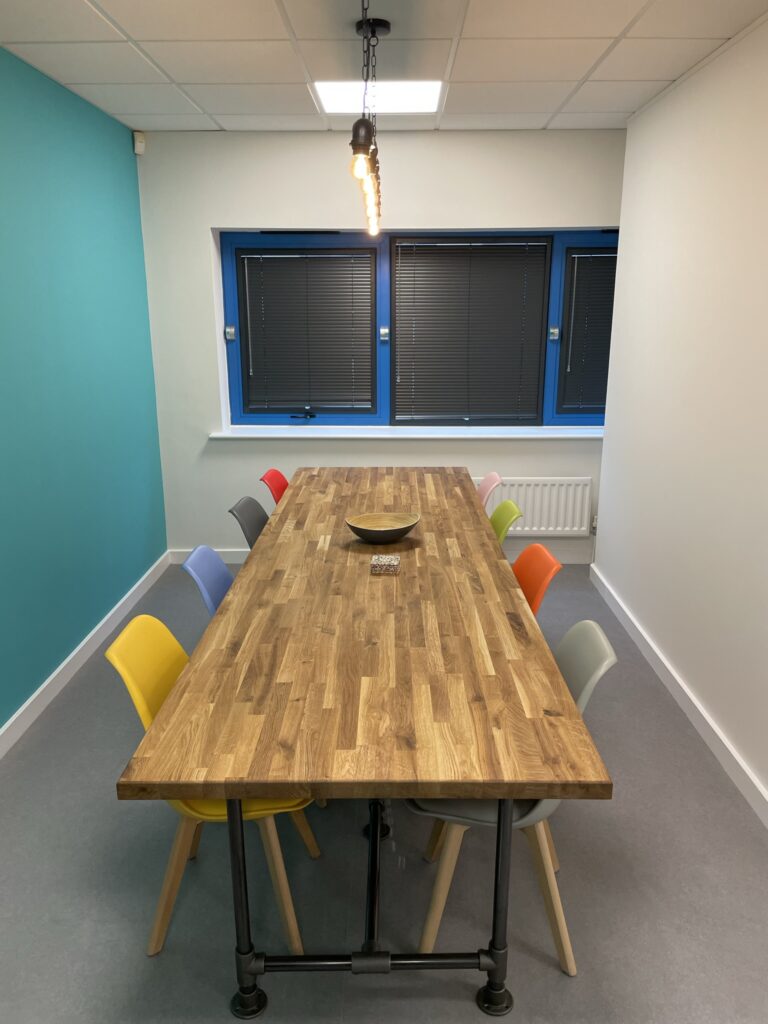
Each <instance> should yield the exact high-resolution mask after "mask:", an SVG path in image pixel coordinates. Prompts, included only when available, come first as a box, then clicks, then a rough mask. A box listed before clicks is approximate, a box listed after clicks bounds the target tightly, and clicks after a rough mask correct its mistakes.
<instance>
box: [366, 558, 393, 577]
mask: <svg viewBox="0 0 768 1024" xmlns="http://www.w3.org/2000/svg"><path fill="white" fill-rule="evenodd" d="M399 572H400V555H371V576H397V574H398V573H399Z"/></svg>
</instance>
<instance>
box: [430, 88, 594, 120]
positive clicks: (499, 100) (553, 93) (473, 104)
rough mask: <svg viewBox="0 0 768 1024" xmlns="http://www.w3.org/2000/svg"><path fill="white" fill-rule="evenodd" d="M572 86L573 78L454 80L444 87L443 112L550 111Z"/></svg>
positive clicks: (511, 112)
mask: <svg viewBox="0 0 768 1024" xmlns="http://www.w3.org/2000/svg"><path fill="white" fill-rule="evenodd" d="M575 86H576V82H496V83H493V82H488V83H485V82H477V83H475V82H458V83H455V84H453V85H450V86H449V87H448V97H447V99H446V101H445V113H446V114H518V113H530V112H531V111H533V112H534V113H536V112H541V113H547V112H549V113H552V112H553V111H555V110H557V108H558V107H559V106H560V104H561V103H562V102H563V100H564V99H565V98H566V96H567V95H568V94H569V93H570V92H571V90H572V89H574V88H575ZM441 123H442V122H441Z"/></svg>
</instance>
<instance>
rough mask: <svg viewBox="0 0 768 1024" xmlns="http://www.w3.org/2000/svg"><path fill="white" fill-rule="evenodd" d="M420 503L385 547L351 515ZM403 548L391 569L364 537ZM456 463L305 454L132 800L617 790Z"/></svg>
mask: <svg viewBox="0 0 768 1024" xmlns="http://www.w3.org/2000/svg"><path fill="white" fill-rule="evenodd" d="M397 510H407V511H418V512H420V513H421V521H420V522H419V523H418V525H417V526H416V527H415V529H414V530H413V532H412V533H411V534H410V535H409V536H408V537H406V538H405V539H404V540H402V541H399V542H397V543H395V544H392V545H388V546H387V547H374V546H371V545H368V544H364V543H362V542H361V541H359V540H358V539H357V538H355V537H354V536H353V534H352V533H351V532H350V530H349V529H348V527H347V526H346V525H345V524H344V519H345V517H346V516H347V515H349V514H352V513H354V512H367V511H397ZM376 552H382V553H384V552H386V553H389V554H392V553H399V554H400V558H401V568H400V574H399V575H398V576H394V577H391V576H372V575H371V574H370V561H371V555H373V554H374V553H376ZM611 789H612V785H611V780H610V777H609V776H608V773H607V771H606V768H605V766H604V764H603V762H602V760H601V758H600V755H599V754H598V752H597V750H596V748H595V745H594V743H593V741H592V738H591V737H590V735H589V732H588V731H587V728H586V726H585V725H584V722H583V720H582V718H581V715H580V714H579V712H578V710H577V709H576V706H575V704H574V702H573V700H572V698H571V696H570V693H569V691H568V689H567V687H566V685H565V682H564V681H563V678H562V676H561V675H560V672H559V670H558V668H557V666H556V664H555V661H554V658H553V657H552V654H551V652H550V650H549V647H548V646H547V644H546V642H545V640H544V637H543V636H542V634H541V631H540V629H539V627H538V624H537V622H536V619H535V618H534V616H533V615H532V613H531V611H530V609H529V607H528V604H527V602H526V600H525V598H524V597H523V594H522V591H521V590H520V588H519V586H518V584H517V580H516V579H515V576H514V573H513V572H512V568H511V566H510V565H509V563H508V562H507V560H506V558H505V557H504V554H503V552H502V550H501V548H500V546H499V543H498V541H497V540H496V537H495V536H494V534H493V531H492V529H491V527H490V524H489V522H488V517H487V515H486V513H485V511H484V509H483V507H482V505H481V504H480V501H479V499H478V497H477V491H476V489H475V487H474V485H473V483H472V480H471V478H470V476H469V473H468V472H467V470H466V469H463V468H446V467H440V468H409V467H402V468H400V467H398V468H394V469H393V468H375V469H363V468H348V467H341V468H329V469H300V470H298V471H297V473H296V474H295V476H294V478H293V480H292V482H291V486H290V487H289V489H288V490H287V491H286V493H285V496H284V497H283V500H282V501H281V502H280V504H279V506H278V508H277V509H276V511H275V512H274V514H273V515H272V517H271V519H270V522H269V524H268V526H267V527H266V528H265V529H264V532H263V533H262V534H261V537H260V538H259V540H258V541H257V543H256V545H255V547H254V549H253V551H252V552H251V554H250V555H249V556H248V559H247V561H246V562H245V565H244V566H243V567H242V569H241V570H240V572H239V574H238V576H237V578H236V579H235V582H234V584H233V585H232V587H231V589H230V591H229V593H228V594H227V596H226V597H225V599H224V601H223V602H222V604H221V606H220V608H219V610H218V611H217V613H216V615H215V616H214V617H213V619H212V620H211V622H210V624H209V626H208V628H207V629H206V631H205V633H204V634H203V637H202V639H201V640H200V642H199V644H198V645H197V648H196V649H195V651H194V653H193V655H192V658H191V660H190V662H189V664H188V665H187V667H186V668H185V669H184V671H183V672H182V674H181V676H180V677H179V680H178V682H177V683H176V685H175V686H174V688H173V690H172V691H171V693H170V695H169V696H168V698H167V700H166V702H165V704H164V705H163V707H162V708H161V710H160V713H159V714H158V716H157V718H156V719H155V721H154V723H153V725H152V726H151V728H150V729H149V731H148V732H147V734H146V736H145V737H144V739H143V740H142V742H141V744H140V746H139V748H138V750H137V751H136V753H135V755H134V756H133V757H132V758H131V761H130V762H129V764H128V766H127V768H126V769H125V772H124V773H123V775H122V777H121V778H120V780H119V782H118V784H117V791H118V796H119V797H120V798H122V799H147V798H149V799H158V798H184V797H187V798H194V797H197V798H200V797H216V798H224V797H228V798H246V797H259V796H269V797H278V796H290V797H334V798H339V797H371V796H381V797H387V796H391V797H406V796H411V797H415V796H422V797H494V798H500V797H515V798H520V799H523V798H537V797H583V798H586V797H591V798H609V797H610V796H611Z"/></svg>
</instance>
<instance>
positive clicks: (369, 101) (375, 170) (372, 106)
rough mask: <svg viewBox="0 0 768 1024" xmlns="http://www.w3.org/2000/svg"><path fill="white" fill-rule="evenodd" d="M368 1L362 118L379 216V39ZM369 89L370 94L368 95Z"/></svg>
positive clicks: (364, 0)
mask: <svg viewBox="0 0 768 1024" xmlns="http://www.w3.org/2000/svg"><path fill="white" fill-rule="evenodd" d="M369 2H370V0H361V14H362V22H363V64H362V68H361V73H362V77H363V117H367V118H368V119H369V120H370V122H371V125H372V128H373V132H372V144H371V152H372V153H373V154H376V157H375V166H373V167H371V172H372V174H373V176H374V178H375V180H376V205H377V211H378V214H379V216H381V176H380V174H379V161H378V142H377V141H376V47H377V46H378V44H379V37H378V35H377V34H376V31H375V29H373V28H372V26H371V24H370V19H369V18H368V7H369ZM369 87H370V94H369Z"/></svg>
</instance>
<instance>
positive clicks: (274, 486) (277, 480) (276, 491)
mask: <svg viewBox="0 0 768 1024" xmlns="http://www.w3.org/2000/svg"><path fill="white" fill-rule="evenodd" d="M260 479H261V480H263V482H264V483H265V484H266V485H267V487H268V488H269V491H270V494H271V495H272V497H273V498H274V499H275V504H276V505H278V504H279V503H280V499H281V498H282V496H283V495H284V494H285V492H286V490H287V488H288V481H287V480H286V478H285V477H284V476H283V474H282V473H281V472H280V470H279V469H268V470H267V472H266V473H265V474H264V476H262V477H261V478H260Z"/></svg>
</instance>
